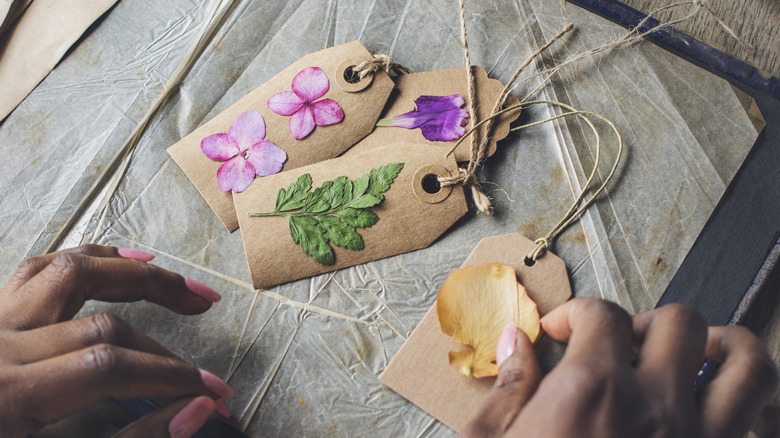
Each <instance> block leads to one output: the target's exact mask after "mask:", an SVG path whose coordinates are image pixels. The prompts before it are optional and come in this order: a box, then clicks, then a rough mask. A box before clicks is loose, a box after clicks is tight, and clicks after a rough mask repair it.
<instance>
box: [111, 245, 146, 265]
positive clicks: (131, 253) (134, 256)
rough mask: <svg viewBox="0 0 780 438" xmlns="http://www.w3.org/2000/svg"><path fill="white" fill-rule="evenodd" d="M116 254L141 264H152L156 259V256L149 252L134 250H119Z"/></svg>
mask: <svg viewBox="0 0 780 438" xmlns="http://www.w3.org/2000/svg"><path fill="white" fill-rule="evenodd" d="M116 252H117V253H119V255H120V256H121V257H124V258H126V259H130V260H137V261H139V262H151V261H152V260H153V259H154V256H153V255H151V254H149V253H148V252H143V251H139V250H137V249H132V248H117V249H116Z"/></svg>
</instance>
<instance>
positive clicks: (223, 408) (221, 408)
mask: <svg viewBox="0 0 780 438" xmlns="http://www.w3.org/2000/svg"><path fill="white" fill-rule="evenodd" d="M214 404H215V405H216V406H217V412H219V415H222V416H223V417H225V418H230V417H231V416H233V414H232V413H231V412H230V408H229V407H228V405H227V403H225V399H223V398H221V399H219V400H217V401H215V402H214Z"/></svg>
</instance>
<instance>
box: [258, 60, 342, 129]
mask: <svg viewBox="0 0 780 438" xmlns="http://www.w3.org/2000/svg"><path fill="white" fill-rule="evenodd" d="M291 88H292V91H282V92H281V93H276V94H274V95H273V96H271V98H270V99H268V108H270V109H271V111H273V112H275V113H276V114H279V115H282V116H292V117H290V133H291V134H292V136H293V138H295V139H296V140H301V139H303V138H306V136H308V135H309V134H311V132H312V131H314V127H315V126H328V125H333V124H336V123H339V122H341V121H342V120H343V119H344V110H342V109H341V107H340V106H339V104H338V103H336V101H334V100H333V99H322V100H317V99H319V98H320V97H322V96H324V95H325V93H327V92H328V90H329V89H330V82H329V81H328V76H327V75H326V74H325V72H324V71H322V69H321V68H319V67H308V68H305V69H303V70H301V71H300V72H298V74H297V75H295V77H294V78H293V80H292V86H291Z"/></svg>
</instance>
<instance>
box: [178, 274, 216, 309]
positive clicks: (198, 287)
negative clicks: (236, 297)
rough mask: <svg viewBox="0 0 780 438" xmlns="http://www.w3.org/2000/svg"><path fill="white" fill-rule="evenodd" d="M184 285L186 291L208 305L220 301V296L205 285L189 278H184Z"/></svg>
mask: <svg viewBox="0 0 780 438" xmlns="http://www.w3.org/2000/svg"><path fill="white" fill-rule="evenodd" d="M184 284H186V285H187V289H189V290H191V291H192V293H194V294H195V295H197V296H199V297H201V298H203V299H204V300H206V301H208V302H210V303H216V302H217V301H219V300H221V299H222V296H221V295H220V294H218V293H217V292H216V291H215V290H214V289H212V288H210V287H208V286H206V285H205V284H203V283H201V282H199V281H197V280H193V279H191V278H185V279H184Z"/></svg>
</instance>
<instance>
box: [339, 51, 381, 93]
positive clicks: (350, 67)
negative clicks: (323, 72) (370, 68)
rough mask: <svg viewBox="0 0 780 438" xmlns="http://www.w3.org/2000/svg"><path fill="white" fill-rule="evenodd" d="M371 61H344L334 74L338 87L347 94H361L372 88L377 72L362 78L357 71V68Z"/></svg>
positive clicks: (352, 59) (364, 59) (361, 59)
mask: <svg viewBox="0 0 780 438" xmlns="http://www.w3.org/2000/svg"><path fill="white" fill-rule="evenodd" d="M369 59H370V58H368V59H367V58H366V57H357V58H350V59H346V60H344V62H342V63H341V64H340V65H339V66H338V68H337V69H336V70H335V71H334V72H333V73H334V75H333V79H334V82H336V85H337V86H338V87H339V88H340V89H341V90H344V91H346V92H347V93H359V92H361V91H363V90H365V89H366V88H368V87H369V86H371V83H372V82H374V76H375V75H376V73H375V72H371V73H369V74H367V75H366V76H365V77H362V78H361V77H360V73H358V72H357V71H355V67H357V66H358V65H359V64H360V63H362V62H365V61H368V60H369Z"/></svg>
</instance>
